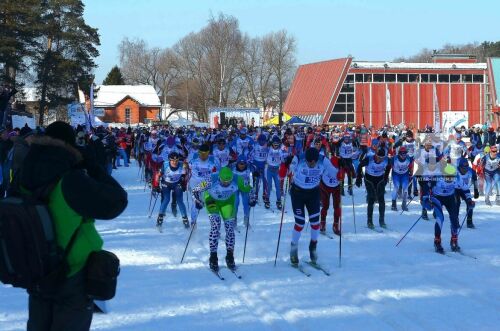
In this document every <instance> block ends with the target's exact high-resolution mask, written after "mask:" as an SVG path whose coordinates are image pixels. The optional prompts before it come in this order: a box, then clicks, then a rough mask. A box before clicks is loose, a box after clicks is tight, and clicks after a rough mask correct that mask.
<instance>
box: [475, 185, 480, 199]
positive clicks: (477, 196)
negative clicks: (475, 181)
mask: <svg viewBox="0 0 500 331" xmlns="http://www.w3.org/2000/svg"><path fill="white" fill-rule="evenodd" d="M477 198H479V190H478V189H477V188H474V199H477Z"/></svg>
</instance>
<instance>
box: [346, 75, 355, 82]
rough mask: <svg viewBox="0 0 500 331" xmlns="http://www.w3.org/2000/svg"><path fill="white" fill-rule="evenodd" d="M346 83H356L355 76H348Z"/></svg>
mask: <svg viewBox="0 0 500 331" xmlns="http://www.w3.org/2000/svg"><path fill="white" fill-rule="evenodd" d="M345 82H346V83H354V75H347V77H346V78H345Z"/></svg>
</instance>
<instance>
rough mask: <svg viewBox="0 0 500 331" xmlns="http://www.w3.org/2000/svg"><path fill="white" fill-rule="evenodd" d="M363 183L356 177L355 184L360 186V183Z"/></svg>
mask: <svg viewBox="0 0 500 331" xmlns="http://www.w3.org/2000/svg"><path fill="white" fill-rule="evenodd" d="M362 183H363V181H362V179H361V177H356V186H357V187H361V184H362Z"/></svg>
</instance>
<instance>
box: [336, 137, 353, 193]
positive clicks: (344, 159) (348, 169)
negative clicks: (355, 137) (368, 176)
mask: <svg viewBox="0 0 500 331" xmlns="http://www.w3.org/2000/svg"><path fill="white" fill-rule="evenodd" d="M353 153H354V147H353V145H352V141H351V135H350V134H349V133H347V132H346V133H345V134H344V137H343V139H342V142H341V143H340V147H339V156H340V167H341V168H342V169H343V170H344V173H345V174H346V175H347V185H348V188H347V191H348V193H349V195H352V177H353V176H354V174H355V171H354V167H353V165H352V156H353ZM340 190H341V191H340V194H342V195H344V182H342V183H341V187H340Z"/></svg>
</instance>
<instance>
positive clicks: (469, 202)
mask: <svg viewBox="0 0 500 331" xmlns="http://www.w3.org/2000/svg"><path fill="white" fill-rule="evenodd" d="M465 202H466V203H467V209H474V207H476V203H475V202H474V201H472V199H467V200H466V201H465Z"/></svg>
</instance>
